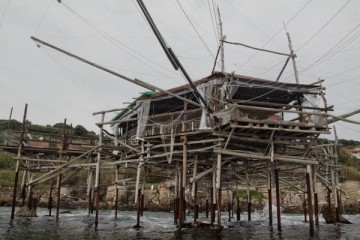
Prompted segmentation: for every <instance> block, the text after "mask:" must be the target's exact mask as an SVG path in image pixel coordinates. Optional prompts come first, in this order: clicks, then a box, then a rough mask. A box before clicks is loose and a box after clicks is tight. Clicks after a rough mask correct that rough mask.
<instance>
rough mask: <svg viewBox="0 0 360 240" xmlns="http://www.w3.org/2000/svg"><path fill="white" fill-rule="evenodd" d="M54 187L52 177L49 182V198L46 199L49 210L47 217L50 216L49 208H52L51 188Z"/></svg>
mask: <svg viewBox="0 0 360 240" xmlns="http://www.w3.org/2000/svg"><path fill="white" fill-rule="evenodd" d="M53 187H54V178H52V179H51V184H50V193H49V200H48V210H49V217H50V216H51V210H52V201H53V198H52V190H53Z"/></svg>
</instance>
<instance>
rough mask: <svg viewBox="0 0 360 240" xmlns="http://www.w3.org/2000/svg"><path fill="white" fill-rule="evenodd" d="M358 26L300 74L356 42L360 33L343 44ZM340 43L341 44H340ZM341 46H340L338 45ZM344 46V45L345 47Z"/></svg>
mask: <svg viewBox="0 0 360 240" xmlns="http://www.w3.org/2000/svg"><path fill="white" fill-rule="evenodd" d="M359 26H360V24H358V25H356V26H355V27H354V28H353V29H352V30H351V31H350V32H349V33H348V34H346V35H345V36H344V37H343V38H342V39H341V40H340V41H338V42H337V43H336V44H335V45H334V46H333V47H331V48H330V49H329V50H328V51H327V52H326V53H324V54H323V55H321V57H319V58H318V59H317V60H316V61H314V62H313V63H312V64H310V65H308V66H306V67H304V68H303V69H301V71H300V72H301V73H303V72H305V71H307V70H309V69H311V68H312V67H315V66H317V65H319V64H321V63H323V62H325V61H326V60H328V59H330V58H331V57H333V56H335V55H336V54H338V53H339V52H340V51H341V50H343V49H344V48H345V47H347V46H348V45H350V44H351V43H352V42H353V41H354V40H356V39H357V38H358V37H359V36H360V32H358V33H356V34H355V35H354V36H352V37H351V38H349V39H348V40H346V41H345V42H343V41H344V40H345V39H346V38H347V37H348V36H349V35H350V34H351V33H352V32H354V31H355V30H356V28H358V27H359ZM341 42H343V43H342V44H341ZM340 44H341V45H340ZM345 44H346V45H345ZM325 58H326V59H325Z"/></svg>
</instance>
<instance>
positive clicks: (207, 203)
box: [205, 199, 209, 218]
mask: <svg viewBox="0 0 360 240" xmlns="http://www.w3.org/2000/svg"><path fill="white" fill-rule="evenodd" d="M205 214H206V215H205V216H206V218H209V199H206V204H205Z"/></svg>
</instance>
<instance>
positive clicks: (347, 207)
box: [0, 181, 360, 213]
mask: <svg viewBox="0 0 360 240" xmlns="http://www.w3.org/2000/svg"><path fill="white" fill-rule="evenodd" d="M340 187H341V189H342V192H341V202H342V207H343V211H344V212H345V213H360V182H357V181H346V182H344V183H341V185H340ZM115 189H116V188H115V186H110V187H108V188H107V190H106V191H104V192H103V193H101V197H100V207H101V208H102V209H113V208H114V206H115ZM257 190H258V191H259V192H262V193H263V195H264V197H263V198H259V199H256V200H254V199H253V200H252V209H258V210H260V209H263V208H264V207H265V205H266V203H267V194H266V192H267V190H266V189H257ZM317 191H318V199H319V208H320V211H321V210H322V209H323V208H324V207H325V205H326V204H327V201H326V193H327V191H326V188H325V187H323V186H322V185H321V184H317ZM134 192H135V191H134V190H132V191H128V190H127V189H126V188H125V187H123V186H118V208H119V209H120V210H125V209H126V210H134V209H136V207H137V206H136V205H135V203H134V199H135V195H134ZM12 196H13V190H12V188H9V187H0V206H10V205H11V203H12ZM272 196H273V199H272V202H273V203H275V202H276V199H275V191H274V192H273V194H272ZM34 197H38V198H39V199H38V207H48V206H49V194H48V193H46V192H35V193H34ZM52 198H53V199H52V200H53V201H52V206H53V207H55V206H56V196H55V194H53V196H52ZM60 199H61V208H63V209H74V208H88V206H89V200H88V197H87V196H86V195H84V194H82V195H80V194H77V193H76V191H73V190H71V189H68V188H62V189H61V195H60ZM190 199H191V197H190V194H189V193H186V200H187V202H191V200H190ZM173 200H174V194H173V193H172V191H171V190H170V189H169V188H167V187H162V188H157V189H145V190H144V208H145V210H149V211H171V210H173ZM208 200H209V201H210V199H208ZM235 200H236V199H235ZM222 201H223V209H224V210H226V209H227V207H228V203H229V192H228V191H225V190H224V191H223V192H222ZM332 202H333V201H332ZM205 203H206V198H201V199H200V201H199V208H200V210H204V209H205ZM303 203H304V193H303V192H302V191H297V190H296V191H294V189H287V188H283V189H281V208H282V211H283V212H292V213H301V212H303ZM21 204H22V202H21V200H20V199H18V200H17V205H18V206H20V205H21ZM232 206H233V209H236V201H235V202H234V203H233V205H232ZM240 208H241V209H243V210H244V211H247V210H246V209H247V203H246V199H240Z"/></svg>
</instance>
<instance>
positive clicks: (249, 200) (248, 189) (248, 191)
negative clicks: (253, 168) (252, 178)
mask: <svg viewBox="0 0 360 240" xmlns="http://www.w3.org/2000/svg"><path fill="white" fill-rule="evenodd" d="M247 167H248V165H247V163H246V170H245V176H246V182H247V185H246V195H247V211H248V221H249V222H250V221H251V193H250V182H249V173H248V171H247Z"/></svg>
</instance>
